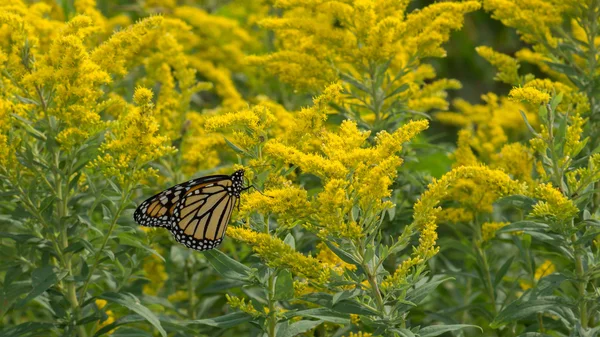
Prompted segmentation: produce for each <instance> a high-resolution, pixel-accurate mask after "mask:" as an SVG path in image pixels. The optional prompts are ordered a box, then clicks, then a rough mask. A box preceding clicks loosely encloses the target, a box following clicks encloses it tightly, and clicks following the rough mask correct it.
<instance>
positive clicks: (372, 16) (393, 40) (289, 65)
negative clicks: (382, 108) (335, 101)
mask: <svg viewBox="0 0 600 337" xmlns="http://www.w3.org/2000/svg"><path fill="white" fill-rule="evenodd" d="M277 6H278V7H281V8H283V15H282V16H281V17H270V18H267V19H264V20H261V21H260V22H259V24H260V25H261V26H262V27H264V28H267V29H271V30H273V31H274V32H275V34H276V36H277V38H278V40H279V41H281V45H280V46H279V47H280V48H279V50H278V51H276V52H274V53H271V54H268V55H260V56H250V57H248V58H247V61H248V63H249V64H251V65H261V66H264V67H265V68H266V70H267V71H268V72H269V73H271V74H275V75H277V76H278V77H279V78H280V79H281V80H282V81H283V82H286V83H289V84H291V85H293V86H294V87H295V88H298V89H309V90H310V89H320V88H321V87H323V86H324V85H325V84H326V83H328V82H331V81H334V80H336V77H337V74H338V70H342V71H343V72H344V73H347V74H353V75H356V76H357V78H360V77H361V76H362V75H361V74H360V73H361V72H362V71H363V69H364V68H367V67H369V66H370V65H373V64H375V65H377V64H383V63H385V62H387V61H388V60H392V62H391V64H390V67H389V73H390V74H393V73H396V72H398V70H400V69H401V68H403V67H405V66H406V65H407V64H406V63H407V60H408V59H409V58H411V57H412V56H414V55H418V58H422V57H428V56H435V57H440V56H443V55H445V51H444V50H443V49H442V47H441V45H442V44H443V43H444V42H446V41H447V40H448V39H449V37H450V32H451V31H452V30H456V29H459V28H460V27H461V26H462V23H463V16H464V15H465V14H466V13H468V12H470V11H473V10H476V9H477V8H479V7H480V4H479V3H478V2H476V1H465V2H451V3H436V4H432V5H430V6H427V7H425V8H423V9H421V10H419V11H413V12H411V13H406V8H407V2H406V1H396V2H378V1H368V0H365V1H363V0H361V1H354V2H351V3H343V2H321V1H316V2H313V1H309V2H307V1H301V0H286V1H279V2H277ZM332 21H333V22H337V24H335V25H331V24H329V23H330V22H332ZM292 41H293V42H292ZM356 45H360V46H361V48H359V49H358V50H357V49H356V48H355V46H356ZM417 63H418V62H417ZM411 76H412V74H407V75H406V76H405V78H410V77H411ZM404 82H405V81H404V78H403V79H402V80H400V81H399V85H401V84H402V83H404ZM413 83H414V84H415V85H416V86H420V84H416V83H415V82H412V83H411V84H413ZM395 87H396V86H395V85H394V88H395ZM394 88H391V89H390V92H391V91H393V90H394ZM413 92H414V93H418V90H414V91H413ZM440 94H441V93H440ZM411 104H412V105H413V106H421V107H425V108H427V107H434V106H435V107H439V106H443V105H445V102H442V99H441V98H439V97H438V98H436V97H428V98H426V97H422V98H421V97H420V98H419V99H418V100H415V101H413V102H412V103H411Z"/></svg>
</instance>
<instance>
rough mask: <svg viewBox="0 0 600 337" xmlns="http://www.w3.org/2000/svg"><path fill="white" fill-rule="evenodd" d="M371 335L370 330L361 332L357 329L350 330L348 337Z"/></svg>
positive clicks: (367, 336) (368, 336) (366, 336)
mask: <svg viewBox="0 0 600 337" xmlns="http://www.w3.org/2000/svg"><path fill="white" fill-rule="evenodd" d="M372 336H373V334H372V333H370V332H362V331H359V332H356V333H354V332H351V333H350V334H349V335H348V337H372Z"/></svg>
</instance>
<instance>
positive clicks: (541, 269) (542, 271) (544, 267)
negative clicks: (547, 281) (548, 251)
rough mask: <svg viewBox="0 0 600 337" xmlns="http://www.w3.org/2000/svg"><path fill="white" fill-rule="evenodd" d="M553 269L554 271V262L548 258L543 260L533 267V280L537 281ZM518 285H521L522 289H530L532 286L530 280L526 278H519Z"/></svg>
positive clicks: (552, 271)
mask: <svg viewBox="0 0 600 337" xmlns="http://www.w3.org/2000/svg"><path fill="white" fill-rule="evenodd" d="M555 271H556V266H555V265H554V263H552V261H550V260H544V262H543V263H542V264H541V265H539V266H538V267H537V268H536V269H535V274H534V275H533V281H534V282H537V281H539V280H540V279H541V278H542V277H544V276H548V275H550V274H552V273H554V272H555ZM519 285H520V286H521V289H523V290H527V289H530V288H531V287H532V286H533V284H532V283H531V281H527V280H520V281H519Z"/></svg>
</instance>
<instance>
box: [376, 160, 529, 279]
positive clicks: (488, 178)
mask: <svg viewBox="0 0 600 337" xmlns="http://www.w3.org/2000/svg"><path fill="white" fill-rule="evenodd" d="M465 179H467V180H469V181H479V182H480V183H481V184H482V186H485V188H486V189H488V190H491V191H494V192H495V193H496V195H497V197H500V196H508V195H513V194H519V193H523V192H524V191H525V189H526V187H525V186H524V185H523V184H522V183H519V182H517V181H514V180H512V179H511V178H510V177H509V176H508V175H507V174H506V173H504V172H502V171H499V170H492V169H489V168H487V167H485V166H461V167H457V168H455V169H453V170H452V171H450V172H448V173H446V174H445V175H444V176H443V177H442V178H440V179H439V180H434V181H433V182H432V183H431V184H429V186H428V188H427V191H425V192H424V193H423V194H422V195H421V198H420V199H419V201H418V202H417V203H416V204H415V205H414V220H413V225H414V226H416V228H418V229H419V231H420V232H421V236H420V238H419V246H418V247H416V248H415V250H414V252H413V254H412V257H410V258H408V259H406V260H404V261H403V262H402V263H401V264H400V265H399V266H398V268H397V269H396V271H395V272H394V273H393V274H392V275H390V276H389V277H387V278H386V280H385V282H384V285H385V287H386V288H393V287H397V286H400V285H403V284H404V283H405V282H406V277H407V275H408V273H409V271H410V270H411V269H412V268H413V267H416V266H418V265H420V264H422V263H424V262H425V261H427V260H428V259H429V258H431V257H432V256H434V255H435V254H436V253H437V252H438V250H439V248H438V247H436V241H437V232H436V229H437V222H438V220H439V219H438V218H439V215H440V212H441V208H440V207H438V204H439V203H440V202H441V201H442V200H443V199H444V198H446V196H447V195H448V194H449V191H450V190H451V189H450V187H451V186H453V185H455V184H456V183H459V182H461V181H464V180H465Z"/></svg>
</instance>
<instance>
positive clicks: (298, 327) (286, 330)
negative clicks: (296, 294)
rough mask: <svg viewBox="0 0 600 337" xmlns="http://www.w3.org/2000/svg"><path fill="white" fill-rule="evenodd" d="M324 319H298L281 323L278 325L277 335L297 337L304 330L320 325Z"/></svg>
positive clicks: (279, 336)
mask: <svg viewBox="0 0 600 337" xmlns="http://www.w3.org/2000/svg"><path fill="white" fill-rule="evenodd" d="M321 323H323V321H307V320H303V321H298V322H295V323H293V324H291V325H290V324H289V322H288V321H286V322H283V323H279V324H278V325H277V333H276V334H275V336H277V337H296V336H298V335H300V334H302V333H304V332H307V331H309V330H312V329H314V328H315V327H317V326H319V325H320V324H321Z"/></svg>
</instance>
